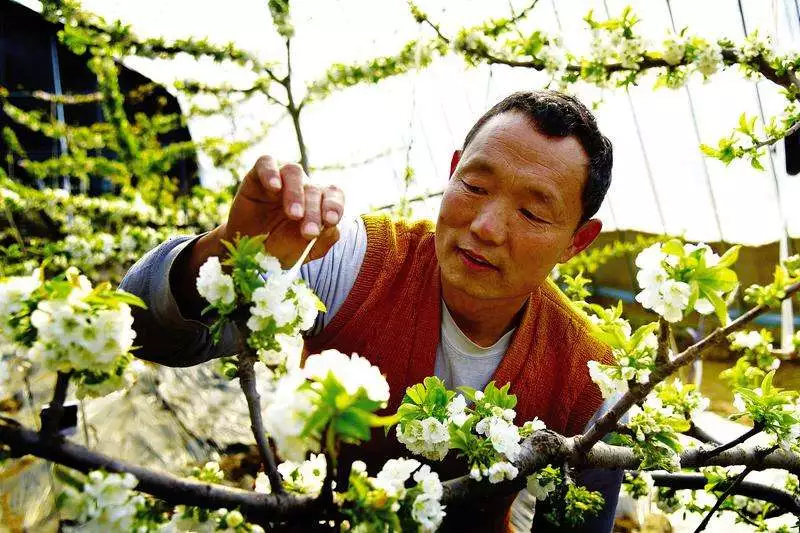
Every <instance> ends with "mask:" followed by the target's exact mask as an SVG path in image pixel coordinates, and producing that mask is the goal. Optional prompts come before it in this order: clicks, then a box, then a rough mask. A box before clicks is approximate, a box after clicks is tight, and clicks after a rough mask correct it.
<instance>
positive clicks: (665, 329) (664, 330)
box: [656, 316, 669, 365]
mask: <svg viewBox="0 0 800 533" xmlns="http://www.w3.org/2000/svg"><path fill="white" fill-rule="evenodd" d="M668 353H669V322H667V321H666V320H664V317H663V316H662V317H659V318H658V351H657V352H656V365H663V364H664V363H667V362H668V361H669V357H667V354H668Z"/></svg>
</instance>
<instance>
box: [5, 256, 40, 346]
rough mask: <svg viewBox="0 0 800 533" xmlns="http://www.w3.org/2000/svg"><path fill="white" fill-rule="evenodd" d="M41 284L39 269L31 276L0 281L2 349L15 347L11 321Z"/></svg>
mask: <svg viewBox="0 0 800 533" xmlns="http://www.w3.org/2000/svg"><path fill="white" fill-rule="evenodd" d="M40 284H41V273H40V271H39V270H38V269H37V270H35V271H34V272H33V273H32V274H31V275H30V276H13V277H9V278H6V279H4V280H2V281H0V348H3V347H4V346H13V345H14V344H15V343H14V328H13V327H12V326H11V324H10V323H9V319H11V318H12V316H13V315H14V314H15V313H18V312H19V311H21V310H22V306H23V303H24V301H25V300H27V299H28V298H30V296H31V293H33V291H35V290H36V289H37V288H38V287H39V285H40Z"/></svg>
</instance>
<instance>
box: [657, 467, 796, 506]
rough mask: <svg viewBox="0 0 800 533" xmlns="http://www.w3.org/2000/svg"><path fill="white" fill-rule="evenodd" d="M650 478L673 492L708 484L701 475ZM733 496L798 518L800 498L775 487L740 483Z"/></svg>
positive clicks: (696, 488)
mask: <svg viewBox="0 0 800 533" xmlns="http://www.w3.org/2000/svg"><path fill="white" fill-rule="evenodd" d="M650 477H652V478H653V482H654V483H655V484H656V486H658V487H667V488H670V489H675V490H683V489H685V490H703V488H704V487H705V486H706V483H708V479H706V477H705V476H704V475H703V474H694V473H692V474H689V473H684V472H681V473H675V474H665V473H658V472H656V473H652V474H650ZM734 494H737V495H739V496H745V497H747V498H755V499H757V500H762V501H765V502H769V503H772V504H774V505H777V506H778V507H780V508H781V510H782V511H784V512H786V513H793V514H795V515H798V516H800V498H796V497H795V496H794V495H792V494H791V493H789V492H787V491H785V490H781V489H779V488H776V487H770V486H769V485H764V484H762V483H756V482H752V481H742V482H741V483H739V486H738V487H736V490H735V491H734Z"/></svg>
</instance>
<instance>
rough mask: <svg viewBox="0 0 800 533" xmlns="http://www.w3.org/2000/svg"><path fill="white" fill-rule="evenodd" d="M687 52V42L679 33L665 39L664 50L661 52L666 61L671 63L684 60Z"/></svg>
mask: <svg viewBox="0 0 800 533" xmlns="http://www.w3.org/2000/svg"><path fill="white" fill-rule="evenodd" d="M685 53H686V43H685V42H684V41H683V38H682V37H680V36H678V35H671V36H669V37H667V38H666V39H665V40H664V51H663V52H662V53H661V55H662V57H663V58H664V61H666V62H667V63H669V64H670V65H677V64H678V63H680V62H681V61H683V56H684V54H685Z"/></svg>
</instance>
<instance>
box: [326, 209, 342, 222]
mask: <svg viewBox="0 0 800 533" xmlns="http://www.w3.org/2000/svg"><path fill="white" fill-rule="evenodd" d="M325 222H327V223H328V224H336V223H337V222H339V213H337V212H336V211H328V212H327V213H325Z"/></svg>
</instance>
